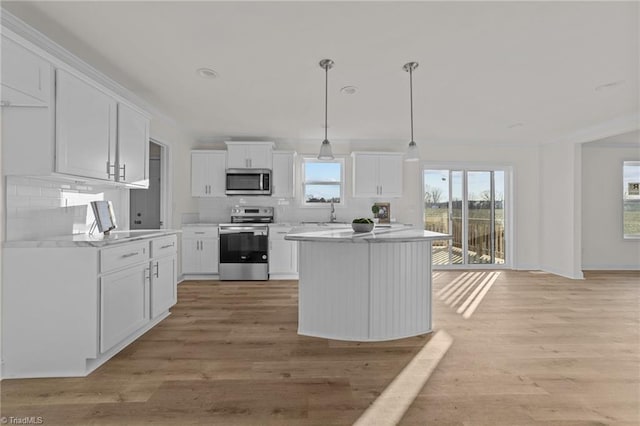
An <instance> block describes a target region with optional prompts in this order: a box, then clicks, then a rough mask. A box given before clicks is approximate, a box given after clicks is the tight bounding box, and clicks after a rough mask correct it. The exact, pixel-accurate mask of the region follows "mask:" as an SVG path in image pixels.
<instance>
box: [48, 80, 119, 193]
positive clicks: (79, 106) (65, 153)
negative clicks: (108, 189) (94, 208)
mask: <svg viewBox="0 0 640 426" xmlns="http://www.w3.org/2000/svg"><path fill="white" fill-rule="evenodd" d="M116 111H117V102H116V101H115V99H113V98H112V97H111V96H109V95H107V94H106V93H104V92H103V91H101V90H99V89H98V88H96V87H95V86H93V85H91V84H89V83H87V82H85V81H83V80H81V79H80V78H78V77H76V76H74V75H72V74H70V73H68V72H67V71H64V70H60V69H58V70H56V172H58V173H65V174H70V175H76V176H81V177H89V178H95V179H104V180H114V176H115V175H116V166H117V164H116V161H115V160H116V158H115V154H116V126H117V118H116Z"/></svg>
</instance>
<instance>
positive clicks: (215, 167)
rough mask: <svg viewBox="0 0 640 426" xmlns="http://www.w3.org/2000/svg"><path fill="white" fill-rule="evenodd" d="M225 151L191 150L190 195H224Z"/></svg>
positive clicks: (225, 176)
mask: <svg viewBox="0 0 640 426" xmlns="http://www.w3.org/2000/svg"><path fill="white" fill-rule="evenodd" d="M226 154H227V153H226V152H225V151H215V150H210V151H204V150H203V151H192V152H191V195H192V196H193V197H224V196H225V190H226V179H227V175H226V163H227V155H226Z"/></svg>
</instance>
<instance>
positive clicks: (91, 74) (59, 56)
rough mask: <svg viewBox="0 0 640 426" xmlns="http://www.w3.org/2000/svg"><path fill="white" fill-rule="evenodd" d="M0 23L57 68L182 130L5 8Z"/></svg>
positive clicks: (169, 119) (142, 100)
mask: <svg viewBox="0 0 640 426" xmlns="http://www.w3.org/2000/svg"><path fill="white" fill-rule="evenodd" d="M0 23H1V24H2V30H3V31H2V32H3V33H4V32H5V31H4V30H5V29H7V30H10V31H11V32H13V33H14V34H16V35H18V36H19V37H22V38H23V39H24V40H26V41H28V42H29V43H31V44H33V45H34V46H36V47H37V48H38V49H40V50H42V51H43V52H44V53H46V54H47V55H49V56H51V57H52V58H53V59H54V61H53V62H54V65H55V62H62V63H64V64H66V65H67V66H70V67H72V68H74V69H75V70H76V71H79V72H81V73H82V74H84V75H85V76H86V77H88V78H90V79H92V80H93V81H95V82H96V83H98V84H100V85H102V86H104V87H105V88H107V89H109V90H111V91H112V92H114V93H115V94H117V95H118V96H120V97H122V98H123V99H126V100H127V101H129V102H131V103H133V104H134V105H136V106H137V107H138V108H142V109H143V110H144V111H146V112H147V113H149V114H151V115H153V116H154V117H156V118H159V119H162V120H164V121H166V122H168V123H170V124H171V125H174V126H176V127H179V126H178V124H177V123H176V121H175V120H174V119H173V118H172V117H170V116H168V115H166V114H165V113H164V112H162V111H160V110H159V109H158V108H156V107H155V106H153V105H152V104H150V103H149V102H147V101H146V100H144V99H143V98H141V97H140V96H138V95H137V94H135V93H134V92H132V91H131V90H129V89H127V88H126V87H124V86H122V85H121V84H119V83H118V82H116V81H115V80H113V79H111V78H110V77H108V76H107V75H105V74H104V73H102V72H101V71H99V70H98V69H96V68H95V67H93V66H92V65H90V64H89V63H87V62H85V61H83V60H82V59H80V58H78V57H77V56H76V55H74V54H73V53H71V52H70V51H69V50H67V49H65V48H64V47H62V46H61V45H59V44H57V43H56V42H54V41H53V40H51V39H50V38H48V37H47V36H46V35H44V34H43V33H41V32H40V31H38V30H37V29H35V28H33V27H31V26H30V25H29V24H27V23H26V22H24V21H23V20H21V19H20V18H18V17H16V16H14V15H13V14H11V13H10V12H8V11H7V10H6V9H4V8H0Z"/></svg>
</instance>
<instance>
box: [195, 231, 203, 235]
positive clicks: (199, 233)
mask: <svg viewBox="0 0 640 426" xmlns="http://www.w3.org/2000/svg"><path fill="white" fill-rule="evenodd" d="M195 233H196V234H198V235H201V234H204V232H195Z"/></svg>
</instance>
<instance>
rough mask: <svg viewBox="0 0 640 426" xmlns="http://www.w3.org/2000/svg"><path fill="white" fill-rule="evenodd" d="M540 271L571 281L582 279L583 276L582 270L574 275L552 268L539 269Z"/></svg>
mask: <svg viewBox="0 0 640 426" xmlns="http://www.w3.org/2000/svg"><path fill="white" fill-rule="evenodd" d="M540 271H543V272H549V273H550V274H554V275H559V276H561V277H565V278H569V279H572V280H583V279H584V274H583V273H582V270H580V271H577V273H575V274H574V273H573V272H566V271H560V270H557V269H554V268H540Z"/></svg>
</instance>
